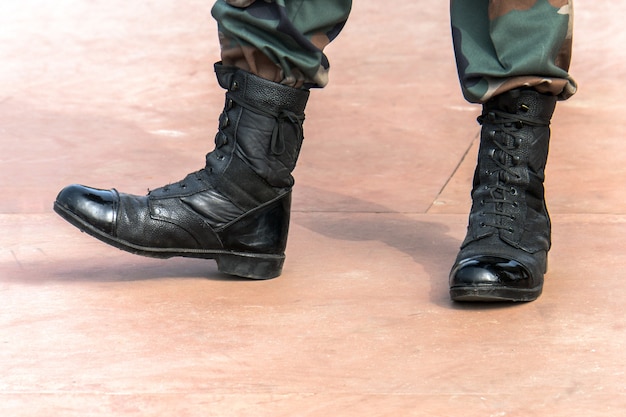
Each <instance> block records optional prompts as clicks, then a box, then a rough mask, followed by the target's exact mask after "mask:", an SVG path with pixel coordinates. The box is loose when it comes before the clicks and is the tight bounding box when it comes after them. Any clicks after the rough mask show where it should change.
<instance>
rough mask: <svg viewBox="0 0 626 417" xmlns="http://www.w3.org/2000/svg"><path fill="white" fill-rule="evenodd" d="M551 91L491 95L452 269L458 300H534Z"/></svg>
mask: <svg viewBox="0 0 626 417" xmlns="http://www.w3.org/2000/svg"><path fill="white" fill-rule="evenodd" d="M555 105H556V97H554V96H549V95H544V94H540V93H538V92H536V91H534V90H531V89H518V90H512V91H509V92H506V93H504V94H501V95H499V96H496V97H494V98H493V99H491V100H489V101H488V102H487V103H485V104H484V106H483V113H482V115H481V116H480V117H479V118H478V121H479V123H480V124H481V125H482V129H481V137H480V148H479V151H478V165H477V167H476V171H475V173H474V184H473V189H472V209H471V212H470V216H469V226H468V230H467V236H466V238H465V241H464V242H463V244H462V245H461V250H460V252H459V254H458V256H457V259H456V263H455V265H454V266H453V268H452V271H451V272H450V296H451V297H452V299H453V300H457V301H532V300H535V299H536V298H537V297H539V295H540V294H541V291H542V288H543V276H544V273H545V272H546V268H547V254H548V250H549V249H550V218H549V216H548V211H547V209H546V205H545V199H544V188H543V181H544V169H545V165H546V160H547V157H548V143H549V139H550V128H549V125H550V119H551V118H552V113H553V112H554V108H555Z"/></svg>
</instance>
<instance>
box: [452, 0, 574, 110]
mask: <svg viewBox="0 0 626 417" xmlns="http://www.w3.org/2000/svg"><path fill="white" fill-rule="evenodd" d="M450 18H451V25H452V36H453V43H454V51H455V54H456V61H457V69H458V73H459V80H460V83H461V89H462V91H463V95H464V96H465V98H466V99H467V100H468V101H470V102H474V103H485V102H487V101H488V100H489V99H491V98H492V97H494V96H496V95H498V94H502V93H503V92H505V91H509V90H512V89H515V88H519V87H533V88H534V89H535V90H537V91H539V92H541V93H548V94H552V95H556V96H558V97H559V99H566V98H568V97H570V96H571V95H573V94H574V93H575V92H576V83H575V81H574V80H573V79H572V77H571V76H570V75H569V74H568V68H569V63H570V58H571V52H572V24H573V4H572V0H451V2H450Z"/></svg>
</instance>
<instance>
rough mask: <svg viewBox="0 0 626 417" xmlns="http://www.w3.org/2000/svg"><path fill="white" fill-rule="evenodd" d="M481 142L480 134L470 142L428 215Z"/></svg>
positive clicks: (431, 203) (432, 203) (433, 201)
mask: <svg viewBox="0 0 626 417" xmlns="http://www.w3.org/2000/svg"><path fill="white" fill-rule="evenodd" d="M478 140H479V134H478V133H476V134H475V135H474V136H473V137H472V140H471V141H469V143H468V145H467V147H466V149H465V151H464V152H463V155H462V156H461V158H459V161H458V162H457V164H456V166H455V167H454V169H453V170H452V173H451V174H450V175H449V176H448V178H447V179H446V181H445V182H444V184H443V185H442V186H441V188H440V189H439V192H438V193H437V195H436V196H435V198H434V199H433V200H432V201H431V202H430V205H429V206H428V208H427V209H426V213H428V212H430V211H431V209H432V208H433V207H435V206H436V203H437V201H439V199H440V197H441V196H442V195H443V194H444V192H445V190H446V188H447V187H448V185H449V184H450V183H451V182H452V180H453V179H454V177H455V176H456V174H457V172H459V171H460V170H461V167H462V166H463V165H464V163H465V160H466V159H467V157H468V156H469V154H470V151H471V150H472V148H473V147H474V144H475V143H476V141H478Z"/></svg>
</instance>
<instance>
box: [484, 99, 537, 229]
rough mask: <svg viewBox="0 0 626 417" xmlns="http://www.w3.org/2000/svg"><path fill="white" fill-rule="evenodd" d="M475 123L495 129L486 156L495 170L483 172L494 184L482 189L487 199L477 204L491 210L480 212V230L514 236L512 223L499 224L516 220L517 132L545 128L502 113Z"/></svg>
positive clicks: (518, 140)
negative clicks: (482, 218) (486, 229)
mask: <svg viewBox="0 0 626 417" xmlns="http://www.w3.org/2000/svg"><path fill="white" fill-rule="evenodd" d="M478 123H480V124H481V125H482V124H485V123H488V124H490V125H495V129H494V130H491V131H490V132H489V133H488V137H489V139H490V140H491V143H492V144H493V147H492V148H491V149H489V151H488V156H489V159H490V160H491V162H492V163H493V164H494V165H495V167H496V169H493V170H490V171H487V172H485V173H486V174H487V175H489V176H490V177H492V178H495V181H490V182H488V183H487V184H484V185H482V186H483V187H484V189H485V190H486V191H488V196H487V197H485V198H483V199H482V200H481V201H480V205H481V206H483V207H484V206H488V207H492V209H490V210H488V209H485V210H483V211H482V212H481V214H482V216H483V217H484V220H483V221H482V222H481V223H480V226H481V227H493V228H495V229H498V230H506V231H508V232H511V233H512V232H513V231H514V230H513V228H512V227H511V222H508V221H502V219H503V218H506V219H509V220H511V221H515V220H516V215H515V212H516V210H515V209H517V208H518V207H519V204H520V203H519V196H520V191H519V190H518V188H517V187H516V186H515V184H520V181H521V180H522V179H523V177H522V176H521V175H520V173H519V169H518V166H519V165H520V163H521V162H522V161H521V156H520V152H519V147H520V146H521V144H522V139H521V138H520V137H519V135H518V134H517V132H518V131H519V130H521V129H522V128H524V126H545V124H544V123H541V122H537V121H536V120H531V119H528V118H525V117H523V116H521V115H516V114H509V113H505V112H501V111H491V112H489V113H487V114H484V115H481V116H480V117H478Z"/></svg>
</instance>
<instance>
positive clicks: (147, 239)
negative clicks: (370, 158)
mask: <svg viewBox="0 0 626 417" xmlns="http://www.w3.org/2000/svg"><path fill="white" fill-rule="evenodd" d="M215 71H216V74H217V79H218V82H219V84H220V86H222V87H223V88H225V89H227V90H228V91H227V93H226V104H225V108H224V111H223V113H222V114H221V116H220V120H219V130H218V132H217V135H216V137H215V149H214V150H213V151H212V152H210V153H209V154H208V155H207V156H206V166H205V168H203V169H201V170H199V171H197V172H194V173H191V174H189V175H187V177H186V178H185V179H183V180H182V181H180V182H178V183H175V184H171V185H167V186H165V187H162V188H159V189H156V190H153V191H150V192H149V193H148V195H147V196H135V195H130V194H123V193H120V192H118V191H116V190H115V189H112V190H100V189H94V188H89V187H85V186H81V185H70V186H68V187H66V188H64V189H63V190H62V191H61V192H60V193H59V195H58V196H57V199H56V202H55V203H54V209H55V211H56V212H57V213H58V214H59V215H61V217H63V218H64V219H65V220H67V221H69V222H70V223H71V224H73V225H74V226H76V227H78V228H79V229H81V230H82V231H84V232H87V233H89V234H90V235H92V236H94V237H96V238H98V239H100V240H102V241H103V242H105V243H108V244H110V245H113V246H115V247H117V248H119V249H123V250H125V251H128V252H131V253H135V254H138V255H144V256H151V257H156V258H169V257H172V256H185V257H194V258H208V259H215V260H216V261H217V265H218V269H219V270H220V271H221V272H224V273H227V274H232V275H237V276H242V277H248V278H256V279H266V278H273V277H276V276H278V275H280V273H281V271H282V266H283V262H284V259H285V254H284V251H285V246H286V243H287V231H288V227H289V214H290V206H291V188H292V186H293V183H294V181H293V177H292V176H291V172H292V170H293V169H294V167H295V164H296V160H297V159H298V154H299V152H300V147H301V145H302V140H303V133H302V123H303V121H304V108H305V105H306V102H307V100H308V96H309V92H308V91H307V90H300V89H294V88H291V87H287V86H284V85H281V84H277V83H274V82H271V81H267V80H265V79H262V78H259V77H257V76H255V75H253V74H250V73H248V72H245V71H243V70H239V69H237V68H235V67H225V66H223V65H221V64H220V63H218V64H216V65H215Z"/></svg>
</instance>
